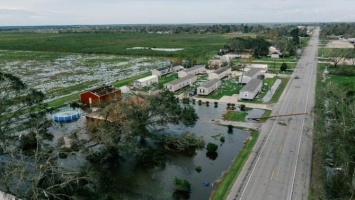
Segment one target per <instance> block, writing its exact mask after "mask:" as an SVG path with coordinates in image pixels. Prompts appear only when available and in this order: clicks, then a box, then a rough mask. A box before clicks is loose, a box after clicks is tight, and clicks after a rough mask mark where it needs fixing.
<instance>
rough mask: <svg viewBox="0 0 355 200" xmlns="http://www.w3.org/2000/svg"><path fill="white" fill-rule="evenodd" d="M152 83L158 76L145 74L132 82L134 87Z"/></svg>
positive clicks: (156, 80)
mask: <svg viewBox="0 0 355 200" xmlns="http://www.w3.org/2000/svg"><path fill="white" fill-rule="evenodd" d="M153 83H158V76H157V75H151V76H147V77H144V78H141V79H138V80H135V81H134V82H133V85H134V87H145V86H149V85H152V84H153Z"/></svg>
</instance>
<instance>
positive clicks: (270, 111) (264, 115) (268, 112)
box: [260, 110, 272, 123]
mask: <svg viewBox="0 0 355 200" xmlns="http://www.w3.org/2000/svg"><path fill="white" fill-rule="evenodd" d="M271 113H272V110H265V112H264V114H263V115H262V116H261V117H269V116H270V115H271ZM267 119H268V118H262V119H260V122H261V123H264V122H266V121H267Z"/></svg>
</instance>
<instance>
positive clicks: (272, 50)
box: [268, 46, 282, 58]
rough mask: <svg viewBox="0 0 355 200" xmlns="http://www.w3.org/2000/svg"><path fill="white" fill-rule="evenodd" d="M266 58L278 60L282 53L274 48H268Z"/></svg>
mask: <svg viewBox="0 0 355 200" xmlns="http://www.w3.org/2000/svg"><path fill="white" fill-rule="evenodd" d="M268 56H271V58H280V57H281V56H282V53H281V51H280V50H278V49H277V48H276V47H273V46H271V47H269V54H268Z"/></svg>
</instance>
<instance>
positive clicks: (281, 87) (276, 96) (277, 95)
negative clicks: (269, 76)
mask: <svg viewBox="0 0 355 200" xmlns="http://www.w3.org/2000/svg"><path fill="white" fill-rule="evenodd" d="M280 79H281V83H280V85H279V87H278V88H277V90H276V92H275V94H274V96H272V98H271V100H270V101H269V102H268V103H269V104H271V103H276V102H277V101H278V100H279V98H280V96H281V94H282V92H283V91H284V89H285V87H286V85H287V82H288V81H289V80H290V78H280Z"/></svg>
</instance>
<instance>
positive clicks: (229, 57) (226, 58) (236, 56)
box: [220, 53, 241, 62]
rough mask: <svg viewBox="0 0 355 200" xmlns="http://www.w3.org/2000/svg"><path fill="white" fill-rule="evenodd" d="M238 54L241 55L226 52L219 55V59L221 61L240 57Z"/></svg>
mask: <svg viewBox="0 0 355 200" xmlns="http://www.w3.org/2000/svg"><path fill="white" fill-rule="evenodd" d="M240 56H241V55H240V54H235V53H228V54H225V55H223V56H221V58H220V59H221V61H222V62H230V61H231V60H233V59H234V58H240Z"/></svg>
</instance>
